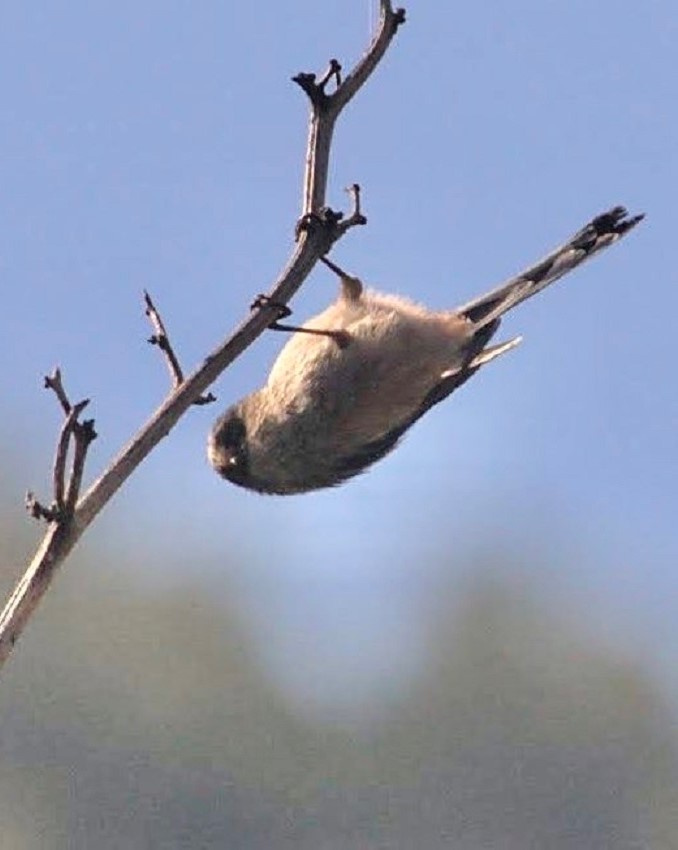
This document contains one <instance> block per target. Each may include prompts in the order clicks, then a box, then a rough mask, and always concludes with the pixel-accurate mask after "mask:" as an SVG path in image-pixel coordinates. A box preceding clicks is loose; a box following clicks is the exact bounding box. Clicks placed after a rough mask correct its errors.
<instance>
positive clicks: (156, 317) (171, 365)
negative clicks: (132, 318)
mask: <svg viewBox="0 0 678 850" xmlns="http://www.w3.org/2000/svg"><path fill="white" fill-rule="evenodd" d="M144 304H145V305H146V315H147V316H148V319H149V321H150V323H151V325H152V326H153V330H154V331H155V333H154V334H153V336H151V337H149V340H148V341H149V342H150V344H151V345H157V346H158V348H159V349H160V350H161V351H162V353H163V354H164V355H165V361H166V362H167V368H168V369H169V373H170V377H171V378H172V385H173V387H174V389H176V388H177V387H178V386H180V385H181V384H183V382H184V371H183V369H182V368H181V364H180V363H179V358H178V357H177V355H176V354H175V353H174V348H173V346H172V343H171V342H170V338H169V334H168V333H167V330H166V328H165V323H164V322H163V320H162V316H161V315H160V313H159V312H158V308H157V307H156V306H155V304H154V303H153V300H152V298H151V296H150V295H149V294H148V292H146V290H145V289H144ZM216 400H217V398H216V396H215V395H214V394H213V393H207V395H199V396H198V398H196V400H195V401H194V402H193V404H196V405H201V404H211V403H212V402H213V401H216Z"/></svg>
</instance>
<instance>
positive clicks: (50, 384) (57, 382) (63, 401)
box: [45, 366, 71, 414]
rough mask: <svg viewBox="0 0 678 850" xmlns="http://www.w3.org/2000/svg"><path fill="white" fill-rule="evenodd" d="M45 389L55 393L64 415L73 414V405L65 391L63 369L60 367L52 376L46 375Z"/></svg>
mask: <svg viewBox="0 0 678 850" xmlns="http://www.w3.org/2000/svg"><path fill="white" fill-rule="evenodd" d="M45 389H46V390H52V391H53V392H54V393H55V395H56V397H57V398H58V399H59V404H60V405H61V407H62V408H63V411H64V413H66V414H68V413H70V412H71V403H70V401H69V400H68V396H67V395H66V391H65V390H64V385H63V383H62V381H61V369H59V367H58V366H57V367H56V368H55V370H54V371H53V372H52V374H51V375H45Z"/></svg>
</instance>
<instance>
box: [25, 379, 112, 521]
mask: <svg viewBox="0 0 678 850" xmlns="http://www.w3.org/2000/svg"><path fill="white" fill-rule="evenodd" d="M45 389H49V390H52V391H53V392H54V394H55V396H56V397H57V400H58V402H59V404H60V405H61V408H62V410H63V412H64V417H65V418H64V422H63V425H62V426H61V432H60V434H59V439H58V441H57V447H56V453H55V456H54V464H53V467H52V488H53V501H52V503H51V505H49V506H47V505H45V504H43V503H42V502H40V501H39V500H38V499H37V498H36V497H35V496H34V495H33V493H31V492H29V493H27V494H26V509H27V510H28V512H29V514H30V515H31V516H32V517H33V518H34V519H44V520H46V521H47V522H55V523H59V524H64V523H67V522H68V521H69V520H70V519H71V518H72V516H73V513H74V511H75V505H76V503H77V501H78V496H79V495H80V488H81V486H82V475H83V472H84V469H85V460H86V457H87V450H88V449H89V447H90V445H91V443H92V442H93V441H94V440H95V439H96V436H97V434H96V431H95V430H94V420H93V419H85V420H83V421H82V422H81V421H80V419H79V417H80V414H81V413H82V411H83V410H84V409H85V408H86V407H87V405H88V404H89V399H88V398H86V399H83V400H82V401H79V402H77V403H76V404H71V402H70V401H69V400H68V396H67V395H66V391H65V389H64V385H63V380H62V377H61V370H60V369H59V368H56V369H55V370H54V372H53V373H52V374H51V375H46V376H45ZM71 449H72V459H71V468H70V471H69V473H68V475H67V474H66V464H67V461H68V456H69V454H70V453H71Z"/></svg>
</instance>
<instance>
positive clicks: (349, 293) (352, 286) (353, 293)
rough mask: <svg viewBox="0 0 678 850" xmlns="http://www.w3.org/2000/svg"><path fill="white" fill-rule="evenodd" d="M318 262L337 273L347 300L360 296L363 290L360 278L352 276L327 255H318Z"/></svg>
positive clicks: (354, 299) (355, 299) (356, 298)
mask: <svg viewBox="0 0 678 850" xmlns="http://www.w3.org/2000/svg"><path fill="white" fill-rule="evenodd" d="M320 262H321V263H325V265H326V266H327V268H328V269H332V271H333V272H334V273H335V274H336V275H337V277H338V278H339V280H340V281H341V288H342V290H343V294H344V296H345V297H346V298H347V299H348V300H349V301H357V300H358V298H360V296H361V295H362V291H363V283H362V281H361V280H360V278H357V277H353V275H350V274H348V272H345V271H344V270H343V269H342V268H340V267H339V266H338V265H337V264H336V263H333V262H332V260H330V259H328V258H327V257H320Z"/></svg>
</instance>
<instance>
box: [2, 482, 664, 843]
mask: <svg viewBox="0 0 678 850" xmlns="http://www.w3.org/2000/svg"><path fill="white" fill-rule="evenodd" d="M5 469H7V468H6V467H5ZM10 478H11V475H8V474H5V475H3V478H2V482H1V483H0V509H2V511H3V512H2V516H3V517H5V519H6V521H5V523H4V527H3V522H2V519H0V531H1V532H2V533H1V535H0V538H1V539H0V563H1V564H2V585H3V588H4V590H5V591H8V590H9V589H10V588H11V585H12V583H13V582H14V581H15V580H16V578H17V577H18V574H19V566H20V564H21V562H22V561H24V560H25V559H26V557H27V556H28V554H29V553H30V550H31V539H32V537H34V536H35V529H34V528H32V527H31V525H30V524H29V523H28V521H27V520H26V521H24V520H22V521H21V522H18V521H17V517H18V516H19V515H20V509H18V508H17V507H16V506H15V505H14V501H15V497H14V495H13V494H16V493H18V492H20V488H19V487H17V486H14V485H11V483H10ZM10 494H12V495H10ZM7 517H9V518H10V520H11V521H9V520H7ZM119 551H120V547H119V546H116V553H117V554H116V555H115V556H112V555H111V554H110V553H109V552H107V551H106V545H105V543H104V542H102V541H101V540H99V543H98V544H97V547H96V549H95V548H93V547H92V546H91V544H87V543H86V544H85V545H84V547H82V548H80V549H79V550H78V552H77V553H76V555H75V557H74V558H73V559H72V560H71V561H70V562H69V563H68V564H67V566H66V568H65V571H64V574H63V575H62V576H60V577H59V579H58V580H57V581H56V583H55V585H54V586H53V588H52V590H51V592H50V593H49V594H48V597H47V599H46V600H45V602H44V603H43V606H42V608H41V609H40V611H39V612H38V616H36V618H35V619H34V621H33V622H32V623H31V624H30V627H29V629H28V630H27V633H26V634H25V636H24V637H23V638H22V640H21V642H20V644H19V645H18V646H17V649H16V650H15V652H14V654H13V656H12V658H11V659H10V661H9V663H8V664H7V666H6V668H5V670H4V671H3V673H2V682H1V687H0V712H1V715H0V716H1V717H2V726H1V729H2V733H1V737H0V759H1V760H0V818H1V822H2V824H3V828H2V835H3V838H2V847H3V848H4V847H7V848H9V850H38V848H40V850H52V848H55V849H56V848H64V850H65V848H69V850H73V848H83V850H85V848H87V849H88V850H89V848H95V847H96V848H101V850H106V848H121V847H125V848H151V847H152V848H159V847H162V848H175V847H176V848H212V847H214V848H216V847H219V848H222V847H228V848H229V850H239V848H242V850H254V848H276V849H277V848H285V847H290V848H292V847H294V848H302V850H303V848H308V850H318V848H335V847H336V848H343V850H346V849H347V848H356V850H364V848H368V847H369V848H403V849H404V848H412V847H415V846H416V847H419V848H422V850H437V848H450V847H454V848H461V850H466V848H468V850H471V848H474V850H475V848H501V850H512V848H515V850H525V848H528V847H531V848H532V847H533V848H540V850H551V849H552V850H561V848H562V850H565V848H572V850H574V848H584V847H587V848H588V847H590V848H615V850H619V848H629V850H631V848H652V850H669V849H670V848H678V815H677V812H678V782H677V781H676V780H677V775H676V768H677V766H678V761H677V759H676V735H675V733H676V726H675V718H674V717H672V715H671V714H670V713H669V711H668V709H667V707H666V705H665V704H664V702H663V700H662V698H661V696H660V694H659V693H658V692H657V689H656V688H655V686H654V684H653V683H652V682H651V678H650V676H649V675H648V674H647V672H646V671H644V670H642V669H639V667H638V665H637V663H634V662H631V661H630V660H627V659H625V658H624V657H623V655H622V653H621V652H616V651H614V650H613V649H611V648H609V647H602V646H598V645H595V644H594V643H593V642H592V639H591V638H590V637H588V636H587V635H586V634H584V633H583V632H582V630H581V629H579V628H578V627H576V626H575V625H573V624H572V623H569V622H568V621H567V620H566V619H565V618H560V617H558V616H555V615H554V611H553V610H552V608H550V607H549V606H548V604H547V603H545V602H544V601H542V600H541V599H540V597H539V596H538V595H537V594H535V593H532V592H531V589H530V587H529V586H528V585H527V584H526V581H525V579H524V577H523V578H519V577H518V576H514V577H513V578H512V577H511V573H510V571H509V572H507V571H506V570H505V569H504V565H502V564H500V563H499V560H500V558H501V556H500V555H497V556H496V558H497V564H496V567H497V568H499V569H504V571H503V573H502V574H503V576H504V577H503V578H502V579H501V580H499V579H497V578H496V576H497V575H498V574H499V569H492V565H489V566H488V569H487V571H484V570H480V571H479V574H478V576H477V578H476V580H474V581H473V582H472V583H471V584H470V585H469V584H466V585H464V586H459V585H458V584H457V585H453V586H451V587H450V588H449V593H448V594H447V595H445V594H442V595H441V599H440V601H439V604H438V605H437V608H436V613H435V617H434V622H432V624H431V630H432V631H431V634H432V639H431V641H430V651H429V657H428V658H427V659H426V663H425V665H424V667H423V669H422V671H421V675H420V676H419V678H418V679H417V680H416V683H414V684H413V685H412V686H411V687H410V688H409V690H408V691H407V692H403V693H401V694H400V696H399V697H398V699H395V700H394V699H393V697H392V695H390V696H389V699H388V700H384V705H383V710H382V711H381V713H378V712H377V714H376V715H375V713H374V712H372V713H371V717H370V722H369V723H364V724H361V723H359V722H356V723H351V724H349V723H345V724H339V723H336V722H334V723H333V722H331V721H330V720H328V721H327V722H321V720H320V719H316V721H315V722H312V721H310V720H308V719H307V718H306V719H305V717H303V716H300V715H299V714H297V713H295V712H294V710H293V709H292V708H291V707H290V704H289V703H288V702H286V701H285V699H284V698H283V696H282V694H281V693H279V691H278V690H277V689H276V687H275V686H274V684H273V683H272V682H271V681H270V680H269V678H267V675H266V673H265V670H263V669H262V668H261V667H260V665H259V662H258V659H257V653H256V652H255V650H254V648H253V642H252V635H251V634H250V633H249V631H248V628H247V627H246V626H245V625H244V624H243V622H242V621H241V617H240V612H239V611H238V610H237V608H236V607H235V606H233V607H231V608H229V607H227V606H225V605H222V604H217V602H215V601H214V599H213V598H212V596H211V595H210V592H209V588H206V587H200V586H183V587H178V586H176V585H175V586H174V587H173V588H165V589H163V588H156V589H151V588H149V587H148V586H146V587H143V586H142V585H141V584H140V583H138V582H136V581H135V580H134V578H133V569H134V567H135V564H134V563H133V561H134V557H133V555H131V554H130V555H129V556H127V560H129V561H130V563H129V564H127V565H126V566H127V567H128V568H127V569H122V568H121V566H122V565H121V564H120V563H119ZM176 557H177V558H178V559H181V558H182V557H185V558H189V554H188V553H181V552H177V555H176ZM441 557H444V555H443V556H441ZM141 566H142V565H139V567H141ZM240 566H241V568H242V569H247V565H246V564H242V565H240ZM237 568H238V564H233V565H231V569H236V570H237ZM226 580H228V579H226ZM452 600H454V602H452ZM591 616H595V612H593V613H592V615H591ZM302 660H303V659H300V662H301V661H302ZM331 675H332V671H331V670H328V671H327V676H331Z"/></svg>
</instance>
